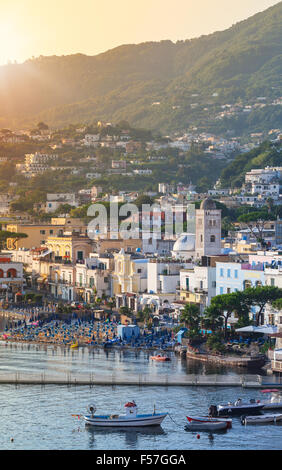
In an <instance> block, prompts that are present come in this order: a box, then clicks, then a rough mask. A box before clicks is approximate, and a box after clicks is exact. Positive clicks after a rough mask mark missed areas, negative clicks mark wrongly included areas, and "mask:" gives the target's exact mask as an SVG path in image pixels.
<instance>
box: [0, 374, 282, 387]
mask: <svg viewBox="0 0 282 470" xmlns="http://www.w3.org/2000/svg"><path fill="white" fill-rule="evenodd" d="M267 381H268V382H267ZM269 382H270V378H269V377H262V376H260V375H255V374H254V375H251V374H247V375H241V376H238V375H221V374H211V375H197V374H189V375H185V376H184V375H181V376H178V375H174V374H173V375H172V374H170V375H167V374H162V375H158V376H152V375H148V374H136V375H131V376H130V377H121V376H120V375H115V374H105V375H96V374H94V373H90V374H70V373H66V374H58V375H52V374H50V373H48V374H46V373H44V372H42V373H40V372H38V373H26V372H18V371H15V372H1V373H0V384H9V385H42V386H45V385H67V386H83V385H87V386H90V387H93V386H96V385H97V386H98V385H102V386H112V387H114V386H138V387H147V386H150V387H152V386H163V387H179V386H181V387H187V386H188V387H190V386H197V387H243V388H262V387H266V386H270V385H271V386H275V387H280V388H282V381H281V380H280V379H279V378H277V380H276V382H275V383H273V382H271V384H270V383H269Z"/></svg>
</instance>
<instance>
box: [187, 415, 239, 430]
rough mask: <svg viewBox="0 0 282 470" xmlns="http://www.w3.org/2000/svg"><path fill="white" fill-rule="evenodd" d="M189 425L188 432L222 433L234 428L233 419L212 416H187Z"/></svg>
mask: <svg viewBox="0 0 282 470" xmlns="http://www.w3.org/2000/svg"><path fill="white" fill-rule="evenodd" d="M186 418H187V420H188V423H187V424H186V426H185V429H187V430H188V431H222V430H225V429H229V428H231V427H232V419H230V418H229V419H224V418H212V417H210V416H202V417H194V418H193V417H191V416H186Z"/></svg>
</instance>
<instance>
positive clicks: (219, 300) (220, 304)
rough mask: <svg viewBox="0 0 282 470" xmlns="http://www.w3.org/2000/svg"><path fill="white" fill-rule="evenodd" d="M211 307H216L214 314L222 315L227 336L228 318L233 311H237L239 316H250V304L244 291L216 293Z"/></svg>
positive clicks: (225, 335)
mask: <svg viewBox="0 0 282 470" xmlns="http://www.w3.org/2000/svg"><path fill="white" fill-rule="evenodd" d="M211 307H212V308H213V309H214V310H213V313H214V315H216V313H217V314H218V317H222V321H223V325H224V337H225V338H227V325H228V320H229V318H230V317H231V315H232V313H235V314H236V315H237V317H238V318H246V317H247V316H248V304H247V302H246V299H245V297H244V296H243V294H242V292H232V293H230V294H221V295H216V296H215V297H213V298H212V300H211Z"/></svg>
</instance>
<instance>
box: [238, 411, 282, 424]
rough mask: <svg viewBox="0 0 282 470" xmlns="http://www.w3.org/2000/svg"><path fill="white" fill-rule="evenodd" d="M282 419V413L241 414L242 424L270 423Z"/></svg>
mask: <svg viewBox="0 0 282 470" xmlns="http://www.w3.org/2000/svg"><path fill="white" fill-rule="evenodd" d="M279 421H282V414H278V413H277V414H261V415H258V416H241V423H242V424H270V423H274V424H276V423H277V422H279Z"/></svg>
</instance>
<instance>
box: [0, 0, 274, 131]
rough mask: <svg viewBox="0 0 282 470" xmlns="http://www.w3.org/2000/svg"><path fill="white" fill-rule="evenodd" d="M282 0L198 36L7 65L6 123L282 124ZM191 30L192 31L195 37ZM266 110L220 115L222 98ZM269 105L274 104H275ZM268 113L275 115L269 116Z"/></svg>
mask: <svg viewBox="0 0 282 470" xmlns="http://www.w3.org/2000/svg"><path fill="white" fill-rule="evenodd" d="M281 22H282V2H280V3H279V4H277V5H275V6H273V7H271V8H269V9H268V10H265V11H263V12H260V13H258V14H256V15H254V16H252V17H251V18H248V19H247V20H244V21H241V22H239V23H237V24H235V25H233V26H232V27H231V28H229V29H227V30H225V31H221V32H216V33H213V34H210V35H206V36H201V37H200V38H196V39H192V40H186V41H178V42H176V43H173V42H171V41H169V40H168V41H161V42H146V43H142V44H138V45H123V46H120V47H117V48H115V49H112V50H109V51H107V52H105V53H103V54H99V55H96V56H86V55H83V54H75V55H69V56H61V57H57V56H50V57H39V58H36V59H31V60H28V61H26V62H25V63H23V64H10V65H6V66H2V67H0V125H1V126H2V127H4V126H7V127H8V126H10V127H13V126H15V125H19V124H20V125H24V124H27V123H33V122H38V119H41V120H44V121H46V122H47V123H48V124H49V125H57V126H60V125H65V124H67V123H70V122H72V123H73V122H93V121H95V120H107V121H112V122H117V121H119V120H122V119H126V120H127V121H129V122H130V123H132V124H133V125H135V126H138V127H146V128H151V129H158V130H159V129H160V130H162V131H165V130H182V129H185V128H187V127H189V126H191V125H194V126H195V125H197V126H198V127H199V128H201V127H203V128H205V127H208V128H209V129H210V130H213V128H214V127H215V128H219V130H220V129H221V128H222V131H223V132H224V131H225V130H226V129H227V130H228V129H229V130H230V129H231V130H233V131H234V132H235V133H240V132H244V131H245V130H246V129H249V130H253V131H254V130H255V131H258V130H259V128H260V124H261V125H263V126H266V127H267V128H273V127H277V126H278V123H280V122H281V106H276V107H273V109H272V104H271V102H272V101H273V100H275V99H277V98H278V97H280V96H281V88H280V85H281V83H280V77H281V72H282V65H281V64H282V61H281V58H282V55H281V50H282V48H281V46H282V40H281V37H282V34H281V30H282V28H281ZM188 35H189V31H187V36H188ZM257 97H265V98H266V99H267V105H266V107H265V109H254V110H253V111H252V112H251V113H250V114H249V115H248V116H242V119H240V115H239V118H238V116H237V115H235V116H233V117H232V116H231V118H230V117H229V120H228V119H227V120H226V119H223V120H221V121H217V119H216V115H217V111H218V109H220V107H221V106H222V105H223V104H226V103H228V104H230V103H231V104H233V103H242V102H252V100H253V101H254V102H255V101H256V99H257ZM269 108H270V109H269ZM265 116H267V119H266V118H265Z"/></svg>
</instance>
